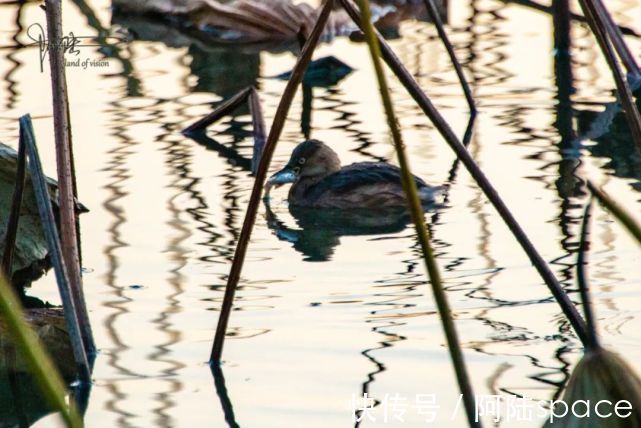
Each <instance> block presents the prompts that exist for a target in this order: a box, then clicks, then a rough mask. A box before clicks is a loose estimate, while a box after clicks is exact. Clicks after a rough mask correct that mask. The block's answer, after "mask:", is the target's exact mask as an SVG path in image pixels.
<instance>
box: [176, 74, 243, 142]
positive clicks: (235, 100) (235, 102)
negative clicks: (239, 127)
mask: <svg viewBox="0 0 641 428" xmlns="http://www.w3.org/2000/svg"><path fill="white" fill-rule="evenodd" d="M252 89H253V88H252V87H251V86H250V87H247V88H245V89H243V90H242V91H240V92H238V93H237V94H236V95H234V96H233V97H231V98H230V99H228V100H226V101H225V102H223V103H222V104H221V105H219V106H218V107H217V108H216V110H214V111H212V112H211V113H209V114H208V115H207V116H205V117H203V118H202V119H200V120H198V121H196V122H194V123H192V124H191V125H189V126H188V127H186V128H185V129H183V131H182V133H183V134H184V135H190V134H195V133H197V132H201V131H204V130H205V128H207V127H208V126H209V125H211V124H212V123H214V122H216V121H218V120H220V119H221V118H222V117H224V116H226V115H228V114H229V113H231V112H232V111H234V110H235V109H237V108H238V106H239V105H241V104H242V103H244V102H245V100H246V99H247V97H248V96H249V94H251V92H252Z"/></svg>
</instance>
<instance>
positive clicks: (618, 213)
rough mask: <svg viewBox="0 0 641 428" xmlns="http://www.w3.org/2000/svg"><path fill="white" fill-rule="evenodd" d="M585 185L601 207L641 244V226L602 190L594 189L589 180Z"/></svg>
mask: <svg viewBox="0 0 641 428" xmlns="http://www.w3.org/2000/svg"><path fill="white" fill-rule="evenodd" d="M587 184H588V189H590V192H592V194H593V195H594V196H596V198H597V199H598V200H599V202H601V204H603V206H605V208H607V210H608V211H610V212H611V213H612V215H614V216H615V217H616V218H617V220H619V221H620V222H621V224H623V226H624V227H625V228H626V229H628V232H630V233H631V234H632V236H634V238H635V239H636V240H637V241H638V242H639V244H641V226H640V225H639V224H638V223H637V222H636V221H635V220H634V219H633V218H632V216H631V215H630V214H628V213H627V212H626V211H625V210H624V209H623V208H622V207H621V206H619V204H617V203H616V202H614V200H613V199H612V198H610V196H608V195H607V194H606V193H605V192H604V191H603V190H601V189H599V188H598V187H596V186H595V185H594V184H593V183H592V182H591V181H590V180H588V182H587Z"/></svg>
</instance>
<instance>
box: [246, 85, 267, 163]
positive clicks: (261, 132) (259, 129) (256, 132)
mask: <svg viewBox="0 0 641 428" xmlns="http://www.w3.org/2000/svg"><path fill="white" fill-rule="evenodd" d="M249 111H250V112H251V115H252V128H253V129H252V134H253V136H254V151H253V155H252V174H253V175H256V171H257V170H258V164H259V163H260V158H261V157H262V155H263V149H264V148H265V134H266V132H265V118H264V117H263V109H262V108H261V107H260V98H258V92H257V91H256V89H255V88H253V87H252V88H251V91H250V93H249Z"/></svg>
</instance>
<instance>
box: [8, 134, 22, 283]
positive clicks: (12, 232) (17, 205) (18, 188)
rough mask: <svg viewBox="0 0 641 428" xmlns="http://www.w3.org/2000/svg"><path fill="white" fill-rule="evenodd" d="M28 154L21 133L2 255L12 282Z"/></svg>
mask: <svg viewBox="0 0 641 428" xmlns="http://www.w3.org/2000/svg"><path fill="white" fill-rule="evenodd" d="M26 159H27V153H26V151H25V142H24V135H23V133H22V132H21V133H20V142H19V143H18V164H17V169H16V184H15V187H14V189H13V199H12V201H11V212H10V213H9V220H7V231H6V233H5V236H4V254H3V255H2V272H4V275H5V277H6V278H7V279H8V280H9V282H11V276H12V273H13V272H12V265H13V252H14V250H15V245H16V236H17V233H18V222H19V220H20V209H21V207H22V196H23V194H24V185H25V177H26V174H25V169H26V163H27V161H26Z"/></svg>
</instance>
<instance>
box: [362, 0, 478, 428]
mask: <svg viewBox="0 0 641 428" xmlns="http://www.w3.org/2000/svg"><path fill="white" fill-rule="evenodd" d="M358 4H359V7H360V9H361V19H362V21H361V22H362V25H363V26H362V28H363V32H364V33H365V37H366V40H367V44H368V46H369V49H370V53H371V56H372V61H373V63H374V71H375V73H376V77H377V79H378V85H379V90H380V93H381V99H382V102H383V106H384V108H385V115H386V117H387V123H388V125H389V128H390V132H391V133H392V139H393V141H394V147H395V149H396V154H397V157H398V163H399V166H400V168H401V181H402V184H403V189H404V191H405V195H406V197H407V202H408V205H409V209H410V213H411V216H412V221H413V222H414V226H415V227H416V233H417V236H418V240H419V243H420V245H421V250H422V251H423V259H424V261H425V267H426V268H427V272H428V275H429V278H430V283H431V285H432V292H433V294H434V300H435V301H436V306H437V307H438V311H439V314H440V319H441V323H442V325H443V330H444V331H445V337H446V339H447V348H448V350H449V352H450V356H451V358H452V363H453V365H454V371H455V372H456V378H457V381H458V384H459V388H460V390H461V393H462V394H463V403H464V406H465V411H466V415H467V420H468V423H469V425H470V426H473V427H480V426H481V422H480V421H478V420H477V418H476V405H475V397H474V392H473V390H472V384H471V382H470V379H469V376H468V375H467V370H466V368H465V359H464V357H463V352H462V351H461V345H460V343H459V340H458V334H457V332H456V327H455V326H454V321H453V319H452V311H451V309H450V306H449V303H448V301H447V296H446V294H445V290H444V289H443V283H442V281H441V275H440V272H439V269H438V264H437V263H436V260H435V257H434V251H433V250H432V246H431V244H430V239H429V233H428V231H427V226H426V225H425V216H424V212H423V206H422V204H421V200H420V198H419V196H418V192H417V190H416V183H415V181H414V176H413V175H412V172H411V168H410V164H409V159H408V158H407V155H406V153H405V146H404V144H403V139H402V134H401V130H400V126H399V124H398V121H397V119H396V114H395V113H394V106H393V105H392V99H391V96H390V92H389V87H388V86H387V79H386V77H385V72H384V71H383V65H382V63H381V60H380V56H381V52H380V46H379V44H378V40H377V39H376V34H375V33H374V27H373V26H372V24H371V12H370V8H369V3H368V0H358Z"/></svg>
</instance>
